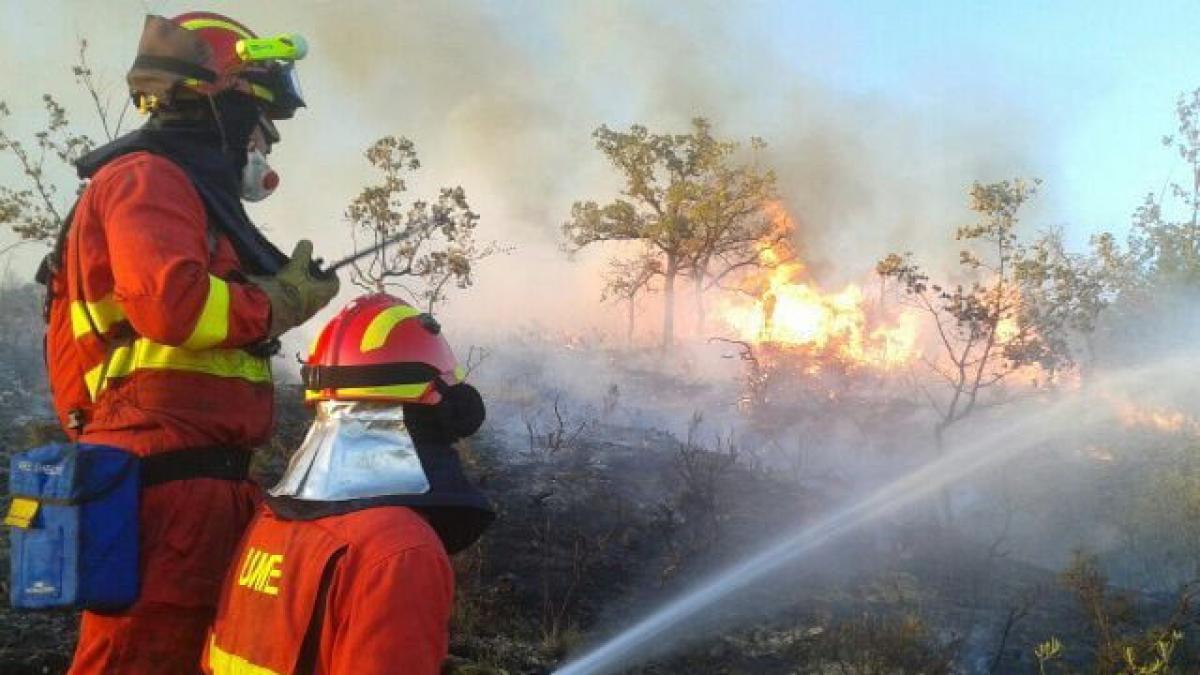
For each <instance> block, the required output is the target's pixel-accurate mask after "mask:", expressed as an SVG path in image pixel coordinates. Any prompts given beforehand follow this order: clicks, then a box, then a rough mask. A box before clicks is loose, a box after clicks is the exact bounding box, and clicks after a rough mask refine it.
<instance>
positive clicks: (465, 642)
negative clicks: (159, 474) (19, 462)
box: [0, 390, 1200, 675]
mask: <svg viewBox="0 0 1200 675" xmlns="http://www.w3.org/2000/svg"><path fill="white" fill-rule="evenodd" d="M298 398H299V397H298V396H297V394H296V392H295V391H293V390H284V391H281V392H280V395H279V400H280V402H281V405H280V411H279V414H280V426H279V433H278V434H277V437H276V438H275V439H274V440H273V442H272V444H271V446H270V447H268V448H264V449H263V451H262V452H261V453H260V456H259V459H258V461H257V462H256V464H255V471H256V474H257V475H258V476H259V477H260V478H261V479H262V480H263V482H266V483H269V482H270V481H271V480H272V479H273V478H274V477H275V476H277V475H278V473H279V471H280V470H281V469H282V466H283V461H284V457H285V455H286V449H287V448H291V447H295V445H296V444H297V443H298V442H299V440H300V438H301V436H302V434H303V432H304V429H305V427H306V424H307V419H308V413H307V411H306V410H305V409H304V408H303V407H301V406H300V405H298V404H295V403H292V404H289V403H288V402H289V401H292V402H294V401H297V400H298ZM535 398H536V397H535ZM547 400H550V398H549V397H543V398H542V399H541V401H540V403H539V406H540V407H539V410H540V412H539V414H536V415H533V414H529V413H528V411H526V412H524V413H522V412H521V410H520V409H519V408H520V405H524V403H521V404H520V405H518V403H517V402H516V399H515V398H503V397H501V399H500V400H499V401H498V402H497V404H496V405H494V406H493V422H492V423H490V424H489V426H488V427H487V428H486V429H485V431H484V432H483V433H481V434H480V435H479V436H477V437H476V438H474V439H472V440H471V441H470V443H469V444H468V447H467V448H465V454H466V457H467V461H468V465H469V466H470V469H471V471H472V472H473V473H474V474H475V475H476V476H477V477H478V480H479V481H480V483H481V484H482V485H483V486H484V488H485V489H486V490H487V492H488V493H489V494H490V495H491V496H492V497H493V498H494V500H495V502H496V504H497V507H498V510H499V513H500V518H499V520H498V522H497V524H496V525H495V526H494V527H493V529H492V530H491V531H490V532H489V533H488V534H487V535H486V536H485V538H484V540H483V541H482V542H480V544H478V545H477V546H476V547H474V548H473V549H472V550H470V551H468V552H466V553H464V554H462V555H460V556H458V558H457V559H456V561H455V564H456V568H457V570H458V573H459V582H458V583H459V593H458V598H457V608H456V619H455V626H454V630H453V633H452V635H453V638H452V645H451V650H452V654H453V655H454V659H452V663H453V664H454V665H453V666H452V668H457V670H458V672H462V673H488V672H491V673H499V672H503V673H509V674H510V675H517V674H518V673H530V674H533V673H546V672H550V670H551V669H552V668H553V667H554V665H555V664H556V663H559V662H561V661H562V660H563V659H564V658H568V657H569V656H571V655H577V654H580V653H582V652H583V651H585V650H586V648H587V647H588V646H589V645H591V644H594V643H595V642H596V641H597V640H599V639H601V638H602V637H603V636H606V635H611V634H612V633H613V632H614V630H616V629H618V628H620V627H623V626H628V625H630V624H631V623H632V622H633V621H635V620H636V618H638V617H640V616H642V615H643V613H644V612H645V611H646V610H647V609H648V608H651V607H653V606H654V605H655V604H657V603H658V602H659V601H661V600H663V599H666V598H669V597H672V596H674V595H675V594H677V593H678V592H679V591H680V590H681V589H684V588H687V587H688V586H689V584H690V583H691V582H693V581H694V580H696V579H698V578H700V577H702V576H704V575H705V574H706V573H708V572H709V571H711V570H713V569H717V568H720V567H721V566H722V565H723V564H727V563H730V562H733V561H735V560H737V559H739V557H740V556H741V555H742V554H743V553H744V552H745V551H748V550H753V549H754V548H756V547H757V546H761V545H762V544H763V543H764V542H769V541H772V540H774V539H775V538H777V537H778V536H779V535H780V533H782V532H785V531H787V530H789V529H792V528H794V527H795V526H796V525H797V524H798V523H802V522H805V521H806V520H809V519H811V518H813V517H814V516H815V515H816V514H819V513H821V512H823V511H826V510H827V509H829V508H830V507H831V505H833V504H837V503H839V502H840V500H841V499H842V498H844V496H845V495H844V494H843V493H842V492H841V486H840V484H839V483H838V481H835V480H807V481H797V480H794V477H793V476H791V475H790V474H788V473H787V472H779V471H776V470H773V469H772V468H770V467H769V466H767V465H764V464H763V463H761V462H760V461H759V460H758V459H756V458H755V457H753V456H752V455H751V454H748V453H746V452H744V451H738V450H737V449H736V448H731V447H718V446H719V444H718V443H715V442H707V443H697V442H694V441H689V439H687V438H684V437H681V434H678V433H667V432H665V431H662V430H659V429H656V428H653V427H652V426H641V425H636V424H634V425H631V424H628V423H625V422H623V421H621V420H620V419H619V416H607V417H606V415H605V411H604V410H603V406H602V407H601V408H599V409H595V410H584V409H583V408H581V407H575V408H570V407H569V406H568V404H567V402H566V401H565V400H564V402H563V405H562V406H561V410H560V411H559V414H558V415H555V414H553V411H552V409H550V410H551V412H550V413H547V412H546V411H547V408H546V401H547ZM525 402H526V403H527V402H528V401H527V400H526V401H525ZM503 420H509V422H508V423H501V422H502V421H503ZM5 422H6V423H5V424H4V425H3V426H2V428H3V441H4V445H5V447H6V448H23V447H29V446H30V445H32V444H34V443H37V442H41V441H43V440H45V439H46V438H48V437H50V436H51V435H52V431H47V425H46V423H45V418H44V417H38V416H37V415H30V414H22V415H20V416H11V417H10V418H9V419H7V420H5ZM914 523H915V524H914ZM993 544H994V542H992V541H989V540H987V539H986V538H979V537H977V533H973V532H971V531H969V528H966V527H964V526H961V525H959V526H943V525H939V524H937V521H936V519H934V518H926V517H925V516H923V515H921V514H916V515H914V516H913V517H912V518H910V519H909V520H908V521H906V523H905V524H904V525H903V526H899V525H897V526H895V527H893V526H892V524H890V523H885V524H881V525H880V526H878V527H873V528H870V529H869V530H866V531H863V532H860V533H856V534H853V535H850V536H848V537H846V538H844V539H843V540H839V541H838V542H836V543H835V544H833V545H830V546H828V547H826V548H825V549H824V550H823V551H822V552H821V553H820V554H819V555H816V556H812V557H809V558H807V559H805V560H804V561H803V562H802V563H801V564H797V565H795V566H793V567H791V568H787V569H784V570H782V571H781V572H780V573H779V574H775V575H772V577H771V579H770V580H769V581H768V582H767V583H764V584H760V585H757V586H753V587H751V588H748V589H746V590H745V591H744V592H740V593H738V594H736V600H734V601H729V602H722V603H719V604H718V606H717V607H716V608H715V609H713V610H711V611H709V612H707V613H706V616H705V617H704V620H703V621H701V622H699V623H697V624H690V625H689V627H688V628H687V629H686V631H685V632H686V634H687V635H688V636H690V638H685V639H681V640H680V641H678V642H677V643H675V638H671V640H670V642H672V648H671V649H670V650H668V653H669V655H664V656H659V657H657V658H656V659H652V660H651V661H649V662H648V663H644V664H643V665H641V666H639V667H637V668H636V669H634V670H632V671H631V672H641V673H655V674H658V673H700V674H704V673H713V674H717V673H722V674H741V673H746V674H750V673H847V674H849V673H862V674H867V673H879V674H882V673H985V672H994V673H1025V672H1037V664H1036V660H1035V658H1034V656H1033V649H1034V647H1035V646H1036V645H1038V644H1039V643H1041V642H1043V641H1045V640H1047V639H1049V638H1050V637H1056V638H1058V639H1059V640H1061V641H1062V643H1063V645H1064V648H1063V653H1062V655H1061V656H1060V657H1059V658H1057V659H1056V660H1055V661H1054V662H1053V663H1050V664H1049V669H1048V670H1047V672H1060V673H1063V672H1120V671H1118V670H1104V669H1101V668H1097V667H1095V662H1096V655H1095V651H1096V646H1097V638H1096V631H1094V630H1093V629H1092V617H1091V616H1089V614H1088V613H1087V612H1086V611H1085V610H1084V608H1083V606H1082V605H1081V603H1080V602H1079V597H1078V593H1077V592H1075V591H1074V590H1072V589H1070V588H1068V587H1067V586H1066V585H1065V584H1064V583H1063V580H1062V578H1061V575H1060V572H1059V570H1055V569H1048V568H1045V567H1040V566H1037V565H1033V564H1029V563H1026V562H1022V561H1021V560H1018V559H1016V558H1015V557H1014V556H1011V555H1008V554H1006V553H1005V552H1004V551H1002V550H998V549H997V548H996V547H995V546H994V545H993ZM6 553H7V544H6V543H3V544H0V556H6ZM1101 588H1102V589H1103V590H1104V592H1106V593H1109V594H1118V592H1117V591H1115V590H1114V589H1111V588H1104V587H1103V586H1102V587H1101ZM4 590H5V591H7V587H5V588H4ZM1126 600H1127V602H1126V603H1124V604H1123V605H1122V609H1121V614H1120V616H1119V617H1117V618H1114V619H1113V630H1114V631H1116V632H1118V633H1120V634H1122V635H1128V636H1137V635H1141V634H1142V633H1144V632H1145V631H1147V630H1149V629H1150V628H1152V627H1153V626H1156V625H1161V624H1162V623H1163V622H1165V621H1166V620H1167V618H1168V616H1169V615H1170V614H1171V612H1172V610H1173V608H1174V606H1175V601H1176V598H1175V597H1174V596H1173V595H1171V594H1164V595H1151V594H1129V596H1128V598H1126ZM1115 611H1116V610H1114V612H1115ZM1114 616H1116V614H1114ZM1194 619H1195V617H1194V616H1193V615H1191V614H1189V615H1188V617H1187V619H1186V623H1185V625H1186V626H1190V627H1191V628H1192V629H1193V633H1194ZM75 623H76V618H75V616H74V615H73V614H71V613H58V614H55V613H16V612H13V611H11V610H9V609H7V608H0V626H3V628H4V630H3V631H0V672H3V673H6V674H8V673H13V674H20V673H56V672H62V671H63V670H64V669H65V666H66V664H67V663H68V662H69V658H70V653H71V649H72V646H73V643H74V639H75ZM1131 639H1132V637H1131ZM1189 639H1190V638H1189ZM1002 644H1003V646H1002ZM1173 658H1174V660H1173V663H1174V664H1175V665H1176V666H1178V667H1181V668H1183V670H1178V671H1175V672H1196V669H1197V668H1198V667H1200V666H1198V665H1197V664H1200V661H1197V660H1196V657H1195V651H1194V645H1192V644H1189V643H1188V642H1187V640H1185V641H1183V642H1181V643H1180V644H1179V645H1178V646H1177V648H1176V652H1175V654H1174V657H1173Z"/></svg>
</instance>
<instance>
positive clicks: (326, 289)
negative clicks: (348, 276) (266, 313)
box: [250, 239, 341, 338]
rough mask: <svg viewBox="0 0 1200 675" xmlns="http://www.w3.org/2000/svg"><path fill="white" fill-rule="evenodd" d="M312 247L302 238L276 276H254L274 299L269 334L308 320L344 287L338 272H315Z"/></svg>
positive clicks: (255, 282)
mask: <svg viewBox="0 0 1200 675" xmlns="http://www.w3.org/2000/svg"><path fill="white" fill-rule="evenodd" d="M312 250H313V245H312V242H311V241H309V240H307V239H301V240H300V241H299V242H297V243H296V249H295V250H294V251H292V258H291V260H288V262H287V264H286V265H284V266H283V267H282V268H281V269H280V270H279V272H277V273H276V274H275V276H270V277H255V276H252V277H250V281H252V282H254V285H256V286H258V287H259V288H260V289H262V292H263V293H266V295H267V298H269V299H270V301H271V327H270V328H269V329H268V337H271V338H277V337H279V336H280V335H283V334H284V333H286V332H287V331H289V330H291V329H292V328H295V327H296V326H299V325H300V324H302V323H304V322H305V321H308V320H309V319H311V318H312V316H313V315H314V314H316V313H317V312H319V311H321V308H322V307H324V306H325V305H328V304H329V301H330V300H332V299H333V297H334V296H335V295H337V293H338V289H339V288H340V287H341V284H340V283H339V282H338V278H337V275H335V274H330V275H329V276H328V277H324V276H320V277H318V276H315V275H314V274H313V270H314V269H315V267H314V265H313V264H312Z"/></svg>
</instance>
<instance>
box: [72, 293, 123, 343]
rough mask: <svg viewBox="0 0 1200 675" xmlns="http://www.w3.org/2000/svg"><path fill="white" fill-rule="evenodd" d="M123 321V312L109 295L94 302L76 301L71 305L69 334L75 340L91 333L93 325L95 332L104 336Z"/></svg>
mask: <svg viewBox="0 0 1200 675" xmlns="http://www.w3.org/2000/svg"><path fill="white" fill-rule="evenodd" d="M124 320H125V311H124V310H123V309H121V305H119V304H117V301H116V300H114V299H113V296H112V294H111V293H109V294H108V295H106V296H104V298H103V299H100V300H97V301H96V302H84V301H82V300H76V301H75V302H72V303H71V333H72V334H74V336H75V337H76V339H78V338H80V337H83V336H84V335H87V334H89V333H91V332H93V330H92V326H93V324H94V325H95V330H97V331H99V332H100V334H101V335H104V334H105V333H107V332H108V331H109V329H111V328H112V327H113V326H115V325H117V324H118V323H121V322H122V321H124Z"/></svg>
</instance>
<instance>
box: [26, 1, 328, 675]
mask: <svg viewBox="0 0 1200 675" xmlns="http://www.w3.org/2000/svg"><path fill="white" fill-rule="evenodd" d="M264 48H265V51H264ZM305 49H306V48H305V46H304V44H303V42H302V40H300V39H298V38H287V39H278V38H276V39H266V40H263V39H260V38H258V37H257V36H256V35H254V34H253V33H252V32H250V31H249V30H248V29H247V28H246V27H245V26H243V25H241V24H239V23H237V22H235V21H233V20H231V19H229V18H227V17H223V16H220V15H216V14H208V13H192V14H185V15H182V16H179V17H176V18H174V19H170V20H168V19H165V18H162V17H156V16H151V17H147V20H146V24H145V29H144V32H143V35H142V39H141V42H140V44H139V48H138V56H137V59H136V60H135V62H134V65H133V67H132V69H131V70H130V72H129V76H128V80H129V84H130V88H131V92H132V94H133V97H134V100H135V102H136V103H137V104H138V106H139V108H140V109H141V110H142V111H143V112H145V113H148V114H149V115H150V119H149V120H148V121H147V123H146V124H145V125H144V126H143V127H142V128H141V129H138V130H137V131H134V132H133V133H130V134H128V135H126V136H124V137H122V138H120V139H118V140H116V141H114V142H112V143H110V144H108V145H106V146H103V147H100V148H98V149H96V150H95V151H93V152H92V153H90V154H89V155H87V156H85V157H84V158H83V159H82V160H81V161H80V162H79V172H80V175H81V177H83V178H85V179H89V183H88V185H87V187H86V189H85V190H84V192H83V194H82V196H81V197H80V199H79V201H78V202H77V203H76V205H75V207H74V208H73V209H72V212H71V213H72V215H71V216H70V217H69V218H68V220H67V222H66V223H64V226H63V228H62V234H61V236H60V238H59V241H58V242H57V245H56V246H55V250H54V251H53V252H52V253H51V254H50V255H49V256H47V258H46V260H45V261H44V263H43V266H42V269H41V270H40V271H39V279H40V280H42V281H43V283H45V284H46V285H47V287H48V294H47V298H48V304H47V320H48V327H47V339H46V346H47V368H48V371H49V379H50V386H51V392H52V394H53V399H54V406H55V410H56V412H57V414H58V416H59V418H60V421H61V422H62V425H63V428H64V429H65V430H66V432H67V434H68V435H69V436H70V437H71V438H72V439H77V440H79V441H82V442H87V443H100V444H106V445H112V446H117V447H120V448H124V449H126V450H128V451H130V452H133V453H135V454H137V455H139V456H140V457H141V458H142V461H141V475H142V478H143V489H142V495H141V505H140V555H141V562H140V567H141V580H142V583H141V591H140V595H139V598H138V599H137V601H136V602H135V603H134V604H133V605H132V606H130V607H128V608H126V609H124V610H122V611H118V612H111V613H98V612H92V611H85V612H84V613H83V619H82V622H81V626H80V636H79V643H78V645H77V647H76V651H75V658H74V661H73V663H72V665H71V670H70V672H71V673H74V674H81V673H185V672H194V671H195V664H196V663H197V661H198V660H199V658H200V655H201V652H202V650H203V647H204V639H205V635H206V631H207V628H208V625H209V624H210V623H211V620H212V616H213V612H214V610H215V606H216V601H217V596H218V593H219V590H220V584H221V580H222V579H223V577H224V573H225V570H226V569H227V568H228V564H229V561H230V559H231V558H232V556H233V553H234V550H235V548H236V546H237V543H238V541H239V539H240V536H241V534H242V532H243V530H244V526H245V524H246V523H247V522H248V521H249V520H250V518H251V517H252V515H253V512H254V509H255V507H256V505H257V504H258V502H259V501H260V499H261V498H260V496H259V493H258V491H257V488H256V487H255V486H254V485H253V484H252V483H251V482H249V481H247V480H246V471H247V466H248V464H249V457H250V454H249V453H250V449H251V448H253V447H254V446H256V445H260V444H262V443H264V442H265V441H267V440H268V438H269V436H270V430H271V426H272V417H273V388H272V384H271V367H270V363H269V358H270V354H271V352H272V351H273V345H274V346H277V342H274V340H275V338H277V337H278V336H279V335H280V334H281V333H283V332H284V331H286V330H288V329H289V328H292V327H294V326H296V325H298V324H300V323H302V322H303V321H305V320H306V319H308V318H309V317H311V316H312V315H313V314H314V313H316V312H317V311H318V310H319V309H320V308H321V307H322V306H323V305H325V304H326V303H328V302H329V300H330V299H332V297H333V296H334V295H335V294H336V293H337V290H338V282H337V279H336V278H335V277H332V276H329V275H325V274H322V273H321V272H320V270H319V269H318V268H317V267H315V266H313V265H311V261H310V257H311V244H308V243H307V242H301V244H300V245H298V246H297V247H296V251H295V252H294V253H293V256H292V257H291V258H290V259H289V258H288V257H287V256H284V255H283V254H282V253H280V252H279V250H278V249H276V248H275V247H274V246H272V245H271V244H270V243H269V242H268V241H267V240H266V239H265V238H264V237H263V236H262V234H261V233H260V232H259V231H258V230H257V229H256V228H255V227H254V225H253V224H252V223H251V222H250V220H249V218H248V217H247V215H246V212H245V210H244V209H243V208H242V201H241V200H242V199H247V200H257V199H261V198H263V197H265V196H266V195H267V194H269V193H270V191H271V190H273V189H274V187H275V184H276V183H277V182H278V177H277V176H275V175H274V172H272V171H271V170H270V168H269V166H268V165H267V163H266V156H267V154H268V153H269V151H270V146H271V144H272V143H274V142H276V141H278V140H279V136H278V133H277V131H276V129H275V126H274V120H279V119H286V118H288V117H290V116H291V115H292V113H293V112H294V111H295V109H296V108H297V107H299V106H301V105H303V102H302V101H301V100H300V97H299V91H298V89H296V87H295V78H294V70H293V67H294V64H293V61H294V60H295V59H298V58H300V57H302V56H303V52H304V51H305Z"/></svg>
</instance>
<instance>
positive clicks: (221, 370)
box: [84, 338, 271, 400]
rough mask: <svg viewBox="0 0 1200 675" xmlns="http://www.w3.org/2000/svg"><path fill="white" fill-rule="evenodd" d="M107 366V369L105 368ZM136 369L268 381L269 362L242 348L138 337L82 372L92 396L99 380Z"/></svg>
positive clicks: (99, 385)
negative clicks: (198, 348)
mask: <svg viewBox="0 0 1200 675" xmlns="http://www.w3.org/2000/svg"><path fill="white" fill-rule="evenodd" d="M106 368H107V369H106ZM138 370H182V371H185V372H189V373H203V374H205V375H213V376H216V377H230V378H237V379H241V380H246V381H248V382H254V383H267V382H270V381H271V362H270V361H269V360H268V359H265V358H261V357H258V356H252V355H250V354H248V353H247V352H245V351H244V350H241V349H204V350H201V351H193V350H191V349H186V348H183V347H171V346H168V345H163V344H159V343H157V342H153V341H150V340H147V339H146V338H139V339H137V340H135V341H134V342H133V344H132V345H122V346H120V347H117V348H116V349H114V350H113V351H112V354H110V355H109V358H108V361H107V363H101V364H100V365H98V366H96V367H95V368H92V369H91V370H89V371H88V372H87V374H86V375H84V380H85V382H86V383H87V388H88V392H89V393H91V395H92V400H95V399H96V396H97V395H98V394H99V393H100V391H101V390H102V389H103V388H104V385H105V382H101V381H100V377H101V375H103V376H104V378H105V380H109V379H111V378H114V377H125V376H128V375H130V374H132V373H134V372H135V371H138Z"/></svg>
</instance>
